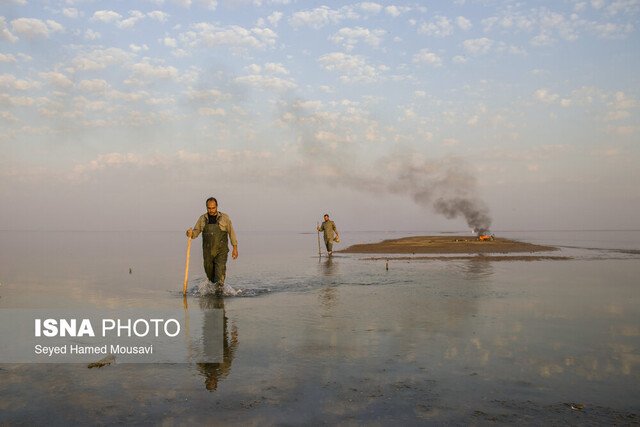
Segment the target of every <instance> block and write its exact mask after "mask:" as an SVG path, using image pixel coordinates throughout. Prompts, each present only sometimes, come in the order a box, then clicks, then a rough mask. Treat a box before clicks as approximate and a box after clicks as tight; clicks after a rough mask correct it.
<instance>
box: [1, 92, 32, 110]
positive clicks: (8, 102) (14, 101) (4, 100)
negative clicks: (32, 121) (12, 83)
mask: <svg viewBox="0 0 640 427" xmlns="http://www.w3.org/2000/svg"><path fill="white" fill-rule="evenodd" d="M33 103H34V100H33V98H29V97H26V96H10V95H8V94H6V93H2V94H0V105H4V106H7V107H30V106H31V105H33Z"/></svg>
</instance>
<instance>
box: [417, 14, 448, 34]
mask: <svg viewBox="0 0 640 427" xmlns="http://www.w3.org/2000/svg"><path fill="white" fill-rule="evenodd" d="M418 33H419V34H426V35H427V36H433V37H440V38H442V37H447V36H450V35H451V34H453V24H452V23H451V20H450V19H449V18H447V17H446V16H436V18H435V20H434V21H432V22H425V23H423V24H422V25H421V26H420V28H418Z"/></svg>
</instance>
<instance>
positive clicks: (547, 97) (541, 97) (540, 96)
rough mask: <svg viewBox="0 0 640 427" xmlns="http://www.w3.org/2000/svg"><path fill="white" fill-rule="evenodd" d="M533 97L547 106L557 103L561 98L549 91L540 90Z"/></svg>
mask: <svg viewBox="0 0 640 427" xmlns="http://www.w3.org/2000/svg"><path fill="white" fill-rule="evenodd" d="M533 97H534V98H535V99H536V100H538V101H540V102H544V103H545V104H551V103H553V102H555V101H556V100H557V99H558V98H559V97H560V95H558V94H557V93H550V92H549V90H547V89H538V90H536V92H535V93H534V94H533Z"/></svg>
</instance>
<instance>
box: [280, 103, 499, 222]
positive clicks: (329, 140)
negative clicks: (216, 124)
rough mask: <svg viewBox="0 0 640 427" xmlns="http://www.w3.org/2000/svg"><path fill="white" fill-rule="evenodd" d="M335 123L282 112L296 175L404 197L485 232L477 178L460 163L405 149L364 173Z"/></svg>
mask: <svg viewBox="0 0 640 427" xmlns="http://www.w3.org/2000/svg"><path fill="white" fill-rule="evenodd" d="M338 119H339V117H331V118H329V119H327V118H326V117H325V115H321V114H309V113H308V111H307V109H306V108H305V107H304V103H303V102H294V103H293V105H292V107H291V109H289V110H288V111H285V112H283V114H282V117H281V122H282V123H286V124H287V125H289V126H291V128H292V129H293V130H295V132H296V136H297V142H298V143H299V144H300V146H299V148H300V152H301V154H302V163H301V164H300V165H298V168H297V172H298V173H300V172H303V173H304V175H307V176H308V175H313V176H315V177H317V178H322V179H325V180H330V181H331V182H332V183H334V184H335V185H337V186H345V187H349V188H353V189H356V190H360V191H368V192H372V193H377V194H379V193H386V194H395V195H397V194H404V195H407V196H410V197H412V198H413V200H415V202H416V203H418V204H419V205H421V206H425V207H431V208H432V209H433V210H434V211H435V212H436V213H438V214H442V215H444V216H445V217H447V218H449V219H452V218H457V217H459V216H462V217H464V218H465V219H466V221H467V224H468V225H469V227H471V228H473V229H474V230H476V231H477V232H478V233H486V232H488V230H489V227H490V226H491V218H490V216H489V209H488V208H487V206H486V205H485V204H484V202H483V201H482V200H480V199H478V198H477V196H476V179H475V177H474V176H473V175H472V174H471V170H470V167H469V165H468V164H467V163H466V162H465V161H464V160H463V159H461V158H458V157H446V158H443V159H440V160H432V159H426V158H424V157H423V156H422V155H421V154H420V153H417V152H415V151H413V150H410V149H408V150H406V151H403V152H402V153H400V152H396V153H393V154H391V155H387V156H384V157H381V158H379V159H378V160H377V162H376V163H375V168H374V169H373V170H371V169H370V168H363V167H362V166H361V165H360V164H359V163H358V162H357V161H356V156H355V155H354V154H353V146H354V145H355V142H356V141H358V138H357V137H355V136H353V134H352V132H351V129H347V128H341V127H340V126H339V125H338V124H337V122H338V121H339V120H338ZM329 121H330V123H327V122H329Z"/></svg>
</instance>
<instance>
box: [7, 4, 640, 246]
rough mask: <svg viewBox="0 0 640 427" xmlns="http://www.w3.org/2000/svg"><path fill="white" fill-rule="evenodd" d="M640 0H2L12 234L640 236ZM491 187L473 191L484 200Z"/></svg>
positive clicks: (481, 192)
mask: <svg viewBox="0 0 640 427" xmlns="http://www.w3.org/2000/svg"><path fill="white" fill-rule="evenodd" d="M639 18H640V0H590V1H584V0H553V1H551V0H549V1H543V0H539V1H529V0H527V1H508V0H504V1H497V0H495V1H493V0H456V1H450V0H447V1H444V0H443V1H424V2H402V1H398V2H339V1H329V2H318V1H311V0H310V1H302V0H298V1H296V0H218V1H216V0H149V1H135V0H131V1H100V0H95V1H94V0H46V1H45V0H37V1H36V0H0V46H1V49H0V229H4V230H25V229H29V230H47V229H48V230H60V229H63V230H70V229H73V230H116V229H117V230H182V229H186V228H188V227H189V226H191V225H193V223H195V220H196V218H197V215H198V214H200V213H203V212H204V200H205V199H206V197H208V196H209V195H214V196H216V197H217V198H218V200H219V202H220V210H221V211H223V212H227V213H229V214H230V215H231V218H232V220H233V221H234V225H235V227H236V230H237V231H238V232H239V235H240V232H242V231H243V230H246V231H250V230H259V229H264V230H305V229H310V230H309V231H313V227H314V226H315V224H316V221H317V220H321V216H322V214H323V213H325V212H329V213H330V214H331V215H332V217H333V219H335V220H336V222H337V223H338V226H339V229H343V230H374V229H375V230H466V229H468V225H467V223H466V222H465V220H464V219H463V218H461V217H458V218H452V219H448V218H445V216H443V215H441V214H439V213H437V212H436V211H435V210H434V208H433V203H434V202H435V201H436V200H437V199H438V198H440V197H448V198H450V200H454V199H456V200H458V199H460V200H473V201H474V203H480V204H481V205H482V204H484V205H485V206H486V208H487V209H488V213H489V214H490V216H491V219H492V229H493V230H512V229H521V230H535V229H567V228H571V229H581V228H590V229H622V228H636V229H637V228H640V226H639V225H638V218H639V217H640V191H639V190H638V184H640V172H639V171H640V148H639V140H640V115H639V111H638V109H639V102H638V98H639V96H640V93H639V92H640V77H639V76H640V73H639V71H638V70H640V61H639V59H640V55H639V53H640V48H639V46H640V37H639V36H638V34H639V29H638V26H639V25H640V20H639ZM480 199H481V200H482V201H481V202H477V200H480Z"/></svg>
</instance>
